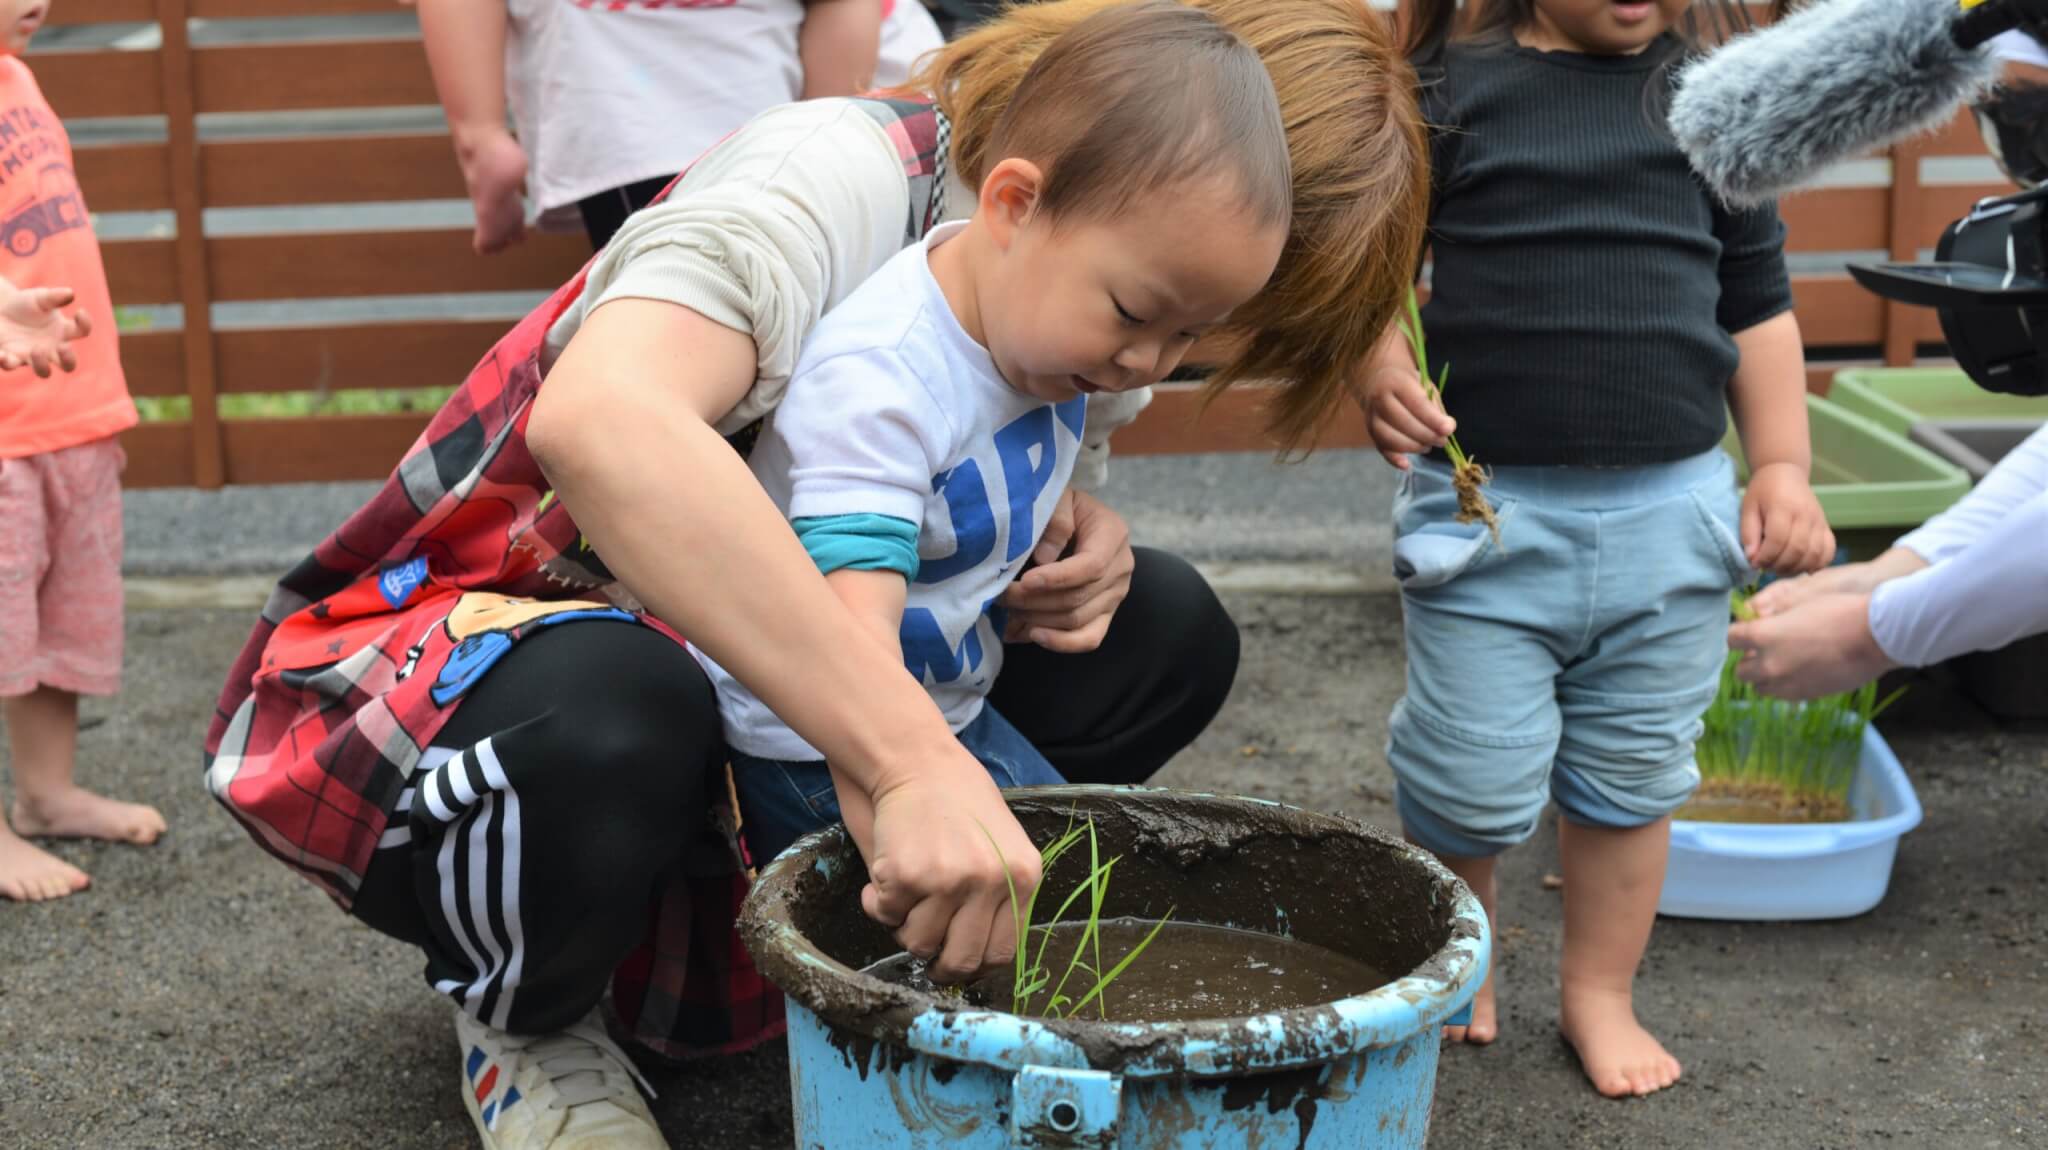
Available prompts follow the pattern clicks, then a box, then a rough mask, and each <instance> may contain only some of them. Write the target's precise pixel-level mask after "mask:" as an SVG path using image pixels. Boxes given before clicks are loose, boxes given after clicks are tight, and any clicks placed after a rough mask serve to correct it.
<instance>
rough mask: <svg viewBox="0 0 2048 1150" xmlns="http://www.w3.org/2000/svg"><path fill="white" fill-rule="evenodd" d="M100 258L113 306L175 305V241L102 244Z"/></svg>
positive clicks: (124, 241) (176, 272)
mask: <svg viewBox="0 0 2048 1150" xmlns="http://www.w3.org/2000/svg"><path fill="white" fill-rule="evenodd" d="M100 258H101V259H102V260H103V261H105V263H106V265H107V288H108V290H109V291H110V292H111V293H112V295H113V297H114V302H115V303H116V304H119V305H122V306H127V305H131V304H151V303H176V302H177V301H178V244H177V241H176V240H103V241H101V243H100Z"/></svg>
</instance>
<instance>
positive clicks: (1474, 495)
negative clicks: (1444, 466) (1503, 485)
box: [1451, 458, 1501, 547]
mask: <svg viewBox="0 0 2048 1150" xmlns="http://www.w3.org/2000/svg"><path fill="white" fill-rule="evenodd" d="M1490 478H1491V477H1490V476H1488V475H1487V474H1486V469H1485V468H1484V467H1481V466H1479V461H1478V460H1475V459H1469V458H1468V459H1465V460H1463V461H1462V462H1460V463H1458V464H1457V466H1456V467H1455V468H1454V469H1453V470H1452V472H1451V487H1452V488H1453V489H1454V490H1456V491H1457V493H1458V522H1460V523H1484V524H1486V530H1487V531H1488V532H1489V533H1490V534H1491V535H1492V536H1493V545H1494V546H1495V547H1499V546H1501V541H1500V518H1499V517H1498V516H1496V515H1495V514H1494V513H1493V504H1492V503H1489V502H1487V499H1486V492H1484V491H1483V490H1481V488H1484V487H1485V486H1486V484H1487V481H1488V480H1489V479H1490Z"/></svg>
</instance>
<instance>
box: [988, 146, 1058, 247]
mask: <svg viewBox="0 0 2048 1150" xmlns="http://www.w3.org/2000/svg"><path fill="white" fill-rule="evenodd" d="M1044 191H1045V173H1044V171H1042V170H1041V169H1040V168H1039V166H1038V165H1037V164H1034V163H1032V162H1031V161H1030V160H1023V159H1018V158H1017V157H1015V156H1012V157H1010V158H1009V159H1007V160H1004V161H1002V162H1001V163H999V164H997V165H996V166H995V167H993V168H991V169H989V173H988V178H987V179H984V180H982V181H981V199H980V200H979V201H978V202H977V203H976V205H975V207H976V214H977V215H978V216H979V217H980V218H981V220H982V221H983V226H985V227H986V228H987V229H988V233H989V236H990V237H991V238H992V239H994V240H995V243H996V247H997V248H998V249H1001V250H1003V251H1008V250H1009V247H1010V243H1011V241H1012V240H1014V239H1015V238H1016V235H1017V231H1018V229H1020V228H1022V227H1023V226H1024V224H1025V223H1026V221H1028V220H1030V218H1031V213H1032V212H1034V211H1036V210H1038V203H1039V200H1040V198H1041V197H1042V196H1043V194H1044Z"/></svg>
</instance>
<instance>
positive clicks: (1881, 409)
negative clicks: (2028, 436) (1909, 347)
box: [1828, 367, 2048, 435]
mask: <svg viewBox="0 0 2048 1150" xmlns="http://www.w3.org/2000/svg"><path fill="white" fill-rule="evenodd" d="M1828 402H1830V403H1833V404H1835V405H1837V406H1839V407H1841V408H1843V409H1845V410H1847V411H1851V412H1854V413H1856V414H1857V415H1861V416H1863V417H1865V418H1867V419H1869V420H1870V421H1871V422H1873V423H1875V424H1877V425H1878V426H1879V427H1882V428H1884V429H1885V430H1886V431H1889V432H1892V433H1893V434H1895V435H1905V434H1906V432H1907V431H1908V429H1910V428H1911V427H1912V426H1913V425H1914V424H1915V423H1919V422H1922V421H1923V420H1924V421H1946V420H1961V421H1965V422H1975V421H1979V420H1998V421H2005V420H2010V421H2012V422H2014V423H2040V422H2041V421H2043V420H2048V399H2042V398H2037V397H2033V396H2024V395H2000V394H1998V393H1997V392H1992V391H1985V390H1984V389H1983V388H1981V387H1978V386H1977V385H1976V384H1974V383H1971V382H1970V377H1969V376H1966V375H1964V374H1963V373H1962V371H1961V369H1959V368H1953V367H1852V368H1846V369H1844V370H1842V371H1839V372H1836V373H1835V382H1834V385H1833V386H1832V387H1831V388H1830V389H1829V391H1828Z"/></svg>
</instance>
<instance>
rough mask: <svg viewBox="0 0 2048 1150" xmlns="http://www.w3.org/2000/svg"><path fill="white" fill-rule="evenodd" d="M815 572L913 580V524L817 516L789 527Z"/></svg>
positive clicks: (875, 517)
mask: <svg viewBox="0 0 2048 1150" xmlns="http://www.w3.org/2000/svg"><path fill="white" fill-rule="evenodd" d="M790 526H791V527H794V528H796V537H797V539H798V540H800V541H802V543H803V545H804V550H805V551H807V552H809V553H810V556H811V562H813V563H816V564H817V565H818V570H819V571H821V572H823V573H825V574H827V575H830V574H831V573H832V572H834V571H842V570H847V569H851V570H854V571H894V572H896V573H897V574H899V575H901V576H903V577H904V578H905V579H915V578H917V524H915V523H912V522H911V521H910V520H908V519H898V518H896V517H895V516H893V515H819V516H814V517H811V518H808V519H797V520H794V521H792V522H791V523H790Z"/></svg>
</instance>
